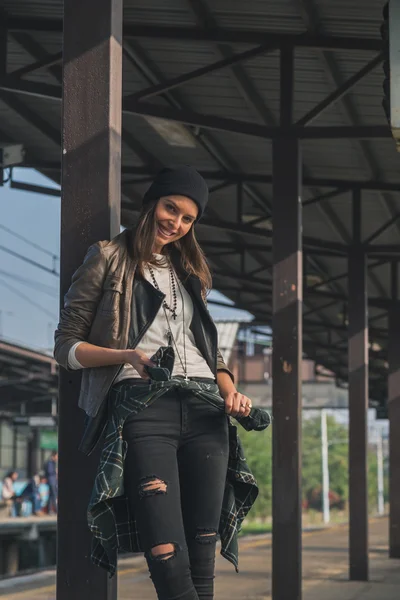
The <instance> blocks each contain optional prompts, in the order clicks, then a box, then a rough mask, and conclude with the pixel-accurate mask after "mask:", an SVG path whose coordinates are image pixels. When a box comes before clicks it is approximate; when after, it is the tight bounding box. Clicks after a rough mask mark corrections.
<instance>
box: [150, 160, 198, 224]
mask: <svg viewBox="0 0 400 600" xmlns="http://www.w3.org/2000/svg"><path fill="white" fill-rule="evenodd" d="M163 196H187V197H188V198H190V199H191V200H193V202H195V203H196V204H197V206H198V208H199V213H198V215H197V219H196V221H198V220H199V219H200V218H201V216H202V214H203V212H204V209H205V207H206V204H207V202H208V187H207V184H206V182H205V181H204V179H203V177H202V176H201V175H200V173H198V172H197V171H196V169H195V168H193V167H190V166H188V165H183V166H180V167H165V168H164V169H162V170H161V171H160V172H159V173H158V175H156V178H155V179H154V181H153V183H152V184H151V186H150V187H149V189H148V190H147V192H146V193H145V195H144V197H143V204H144V205H145V204H148V203H149V202H152V201H154V200H158V199H159V198H162V197H163Z"/></svg>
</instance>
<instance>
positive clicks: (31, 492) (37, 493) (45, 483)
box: [1, 450, 58, 517]
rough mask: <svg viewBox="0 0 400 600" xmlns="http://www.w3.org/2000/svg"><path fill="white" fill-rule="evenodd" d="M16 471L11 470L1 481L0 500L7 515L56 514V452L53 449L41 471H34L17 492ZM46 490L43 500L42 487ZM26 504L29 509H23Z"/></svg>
mask: <svg viewBox="0 0 400 600" xmlns="http://www.w3.org/2000/svg"><path fill="white" fill-rule="evenodd" d="M17 479H18V471H16V470H14V469H13V470H11V471H9V472H8V473H7V475H6V476H5V477H4V479H3V481H2V486H1V501H2V503H3V506H4V505H5V506H6V509H7V510H6V512H7V514H8V516H9V517H20V516H25V514H26V513H27V512H28V514H31V515H33V516H43V515H51V514H54V515H56V514H57V487H58V454H57V451H56V450H54V451H53V452H52V453H51V456H50V458H49V459H48V460H47V461H46V462H45V463H44V465H43V471H42V472H40V473H35V474H34V475H33V476H32V477H31V478H30V479H28V481H27V482H26V485H25V486H24V487H23V488H22V490H21V491H20V492H19V493H17V491H16V486H15V482H16V481H17ZM43 487H45V489H46V490H47V494H48V497H47V500H46V501H44V498H43V494H42V489H43ZM26 504H28V505H29V509H30V510H28V511H27V510H26V509H25V510H24V507H25V506H26Z"/></svg>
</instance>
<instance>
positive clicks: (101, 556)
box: [88, 378, 271, 576]
mask: <svg viewBox="0 0 400 600" xmlns="http://www.w3.org/2000/svg"><path fill="white" fill-rule="evenodd" d="M177 387H180V388H186V389H187V390H188V391H190V392H191V393H192V394H194V395H195V396H197V397H199V398H201V399H203V400H204V401H206V402H209V403H211V404H213V405H214V406H215V407H217V408H219V409H220V410H222V411H224V410H225V403H224V401H223V399H222V398H221V396H220V394H219V391H218V386H217V384H216V383H213V382H210V383H203V382H201V381H193V380H187V381H186V380H184V379H180V378H169V379H167V380H165V381H152V382H151V383H150V384H149V383H147V382H143V385H140V384H136V383H135V384H134V385H129V381H128V382H125V383H124V384H120V385H119V386H116V387H115V388H112V390H111V392H110V396H109V418H108V421H107V427H106V431H105V438H104V443H103V448H102V452H101V457H100V463H99V467H98V470H97V475H96V479H95V483H94V487H93V491H92V495H91V499H90V503H89V507H88V523H89V528H90V530H91V532H92V534H93V542H92V553H91V558H92V561H93V562H94V563H95V564H96V565H98V566H101V567H103V568H105V569H106V570H107V571H109V573H110V576H112V575H114V573H115V571H116V566H117V557H118V552H143V548H142V546H141V542H140V538H139V535H138V530H137V526H136V520H135V515H134V514H132V511H131V510H130V508H129V506H128V501H127V498H126V496H125V494H124V478H123V470H124V459H125V456H126V450H127V444H126V442H125V441H124V440H123V439H122V429H123V426H124V422H125V419H126V418H127V417H128V416H129V415H131V414H137V413H139V412H140V411H142V410H143V409H144V408H146V407H147V406H149V405H150V404H151V403H152V402H154V401H155V400H157V399H158V398H160V397H161V396H162V395H163V394H165V393H166V392H168V391H171V390H173V389H174V388H177ZM227 418H228V420H229V445H230V448H229V461H228V470H227V474H226V483H225V492H224V499H223V505H222V511H221V518H220V523H219V535H220V538H221V555H222V556H223V557H224V558H226V559H228V560H229V561H230V562H231V563H232V564H233V565H234V566H235V569H236V571H238V540H237V536H238V533H239V531H240V528H241V524H242V521H243V519H244V518H245V517H246V515H247V513H248V512H249V510H250V509H251V507H252V505H253V504H254V502H255V500H256V498H257V495H258V486H257V482H256V480H255V478H254V476H253V474H252V472H251V470H250V468H249V466H248V464H247V462H246V458H245V457H244V454H243V449H242V445H241V443H240V440H239V437H238V435H237V430H236V427H235V426H234V425H233V424H232V422H231V419H230V418H229V417H227ZM237 421H238V422H239V423H240V424H241V425H242V426H243V427H244V428H245V429H246V430H248V431H250V430H256V431H261V430H262V429H265V428H266V427H268V425H269V424H270V422H271V417H270V415H269V413H268V412H267V411H265V410H263V409H260V408H252V410H251V413H250V415H249V416H248V417H239V418H237Z"/></svg>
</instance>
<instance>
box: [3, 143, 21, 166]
mask: <svg viewBox="0 0 400 600" xmlns="http://www.w3.org/2000/svg"><path fill="white" fill-rule="evenodd" d="M24 159H25V148H24V146H23V145H22V144H4V143H2V142H0V167H3V168H5V167H13V166H14V165H20V164H21V163H23V162H24Z"/></svg>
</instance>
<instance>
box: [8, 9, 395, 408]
mask: <svg viewBox="0 0 400 600" xmlns="http://www.w3.org/2000/svg"><path fill="white" fill-rule="evenodd" d="M62 5H63V3H62V1H61V0H3V2H2V7H3V9H2V10H3V18H2V23H3V26H7V28H8V49H7V74H6V76H4V77H1V78H0V139H1V140H2V141H3V142H15V143H22V144H23V145H24V147H25V148H26V157H25V165H26V166H31V167H35V168H37V169H38V170H40V171H41V172H43V173H45V174H46V175H48V176H49V177H51V178H52V179H54V180H55V181H59V180H60V137H61V127H60V125H61V103H60V99H61V82H62V72H61V51H62V14H63V7H62ZM383 5H384V1H383V0H364V1H363V2H360V1H359V0H247V2H245V3H244V2H242V1H239V0H169V1H168V2H165V1H163V0H125V2H124V62H123V77H124V96H125V99H124V118H123V157H122V161H123V190H122V191H123V207H122V208H123V210H122V222H123V224H124V225H129V224H130V223H131V222H132V221H133V219H134V218H135V215H136V214H137V210H138V207H139V206H140V198H141V196H142V194H143V192H144V191H145V189H146V188H147V186H148V185H149V181H150V180H151V177H152V176H153V174H154V173H155V172H156V171H157V170H158V169H159V168H160V166H162V165H164V164H171V163H175V164H178V163H191V164H193V165H194V166H195V167H196V168H198V169H199V171H200V172H201V173H203V174H204V176H205V178H206V180H207V182H208V184H209V187H210V189H211V199H210V203H209V209H208V211H207V215H206V217H205V218H204V219H203V220H202V222H201V224H199V225H198V236H199V239H200V241H201V244H202V246H203V248H204V249H205V251H206V253H207V255H208V257H209V260H210V263H211V266H212V268H213V272H214V287H215V288H216V289H217V290H219V291H221V292H222V293H224V294H225V295H226V296H228V297H229V298H230V299H231V300H233V301H234V302H235V303H236V305H237V306H238V307H240V308H243V309H246V310H248V311H250V312H251V313H252V314H253V315H254V316H255V320H256V322H257V323H258V324H266V323H270V320H271V313H272V296H271V285H272V269H271V263H272V257H271V235H272V227H273V221H272V218H271V204H272V202H271V198H272V184H271V182H272V139H273V138H274V137H276V135H277V124H278V119H279V73H280V53H279V50H278V49H279V47H283V48H294V60H295V62H294V106H293V119H294V122H295V123H296V124H297V129H296V131H297V133H296V135H298V136H299V138H301V140H302V141H301V147H302V153H303V163H304V167H303V184H304V187H303V192H302V202H303V205H304V210H303V234H304V238H303V242H304V251H305V262H304V267H305V284H306V286H305V287H306V289H305V291H304V350H305V352H306V354H307V355H308V356H309V357H311V358H313V359H315V360H317V362H318V363H320V364H322V365H324V366H325V367H327V368H329V369H331V370H332V371H334V373H335V374H336V376H337V378H338V380H339V381H344V380H346V377H347V328H346V323H347V316H346V315H347V295H348V280H347V256H348V247H349V245H350V244H351V241H352V197H353V194H354V193H358V191H360V193H361V202H362V225H361V233H362V239H363V240H364V241H365V243H366V244H367V245H368V255H369V259H368V263H369V269H368V287H369V296H370V298H369V318H370V341H371V344H370V345H371V348H370V396H371V398H372V399H374V400H377V401H379V402H381V403H383V402H384V400H385V397H386V385H387V384H386V381H387V362H386V360H387V328H388V323H387V307H388V300H389V299H390V298H391V269H392V274H393V269H394V268H396V269H397V266H396V267H394V266H393V260H395V259H397V258H398V257H399V256H400V219H398V218H397V217H398V216H399V214H400V176H399V164H400V157H399V155H398V154H397V153H396V149H395V143H394V141H393V140H392V138H391V132H390V128H389V126H388V124H387V121H386V117H385V114H384V111H383V108H382V97H383V92H382V82H383V69H382V54H381V47H382V44H381V37H380V26H381V23H382V9H383ZM77 18H79V15H78V14H77ZM243 53H244V56H240V55H243ZM160 119H168V120H167V121H165V120H161V121H160ZM14 185H15V184H14ZM238 207H239V209H240V210H238ZM239 213H240V214H239ZM392 279H393V278H392Z"/></svg>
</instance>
